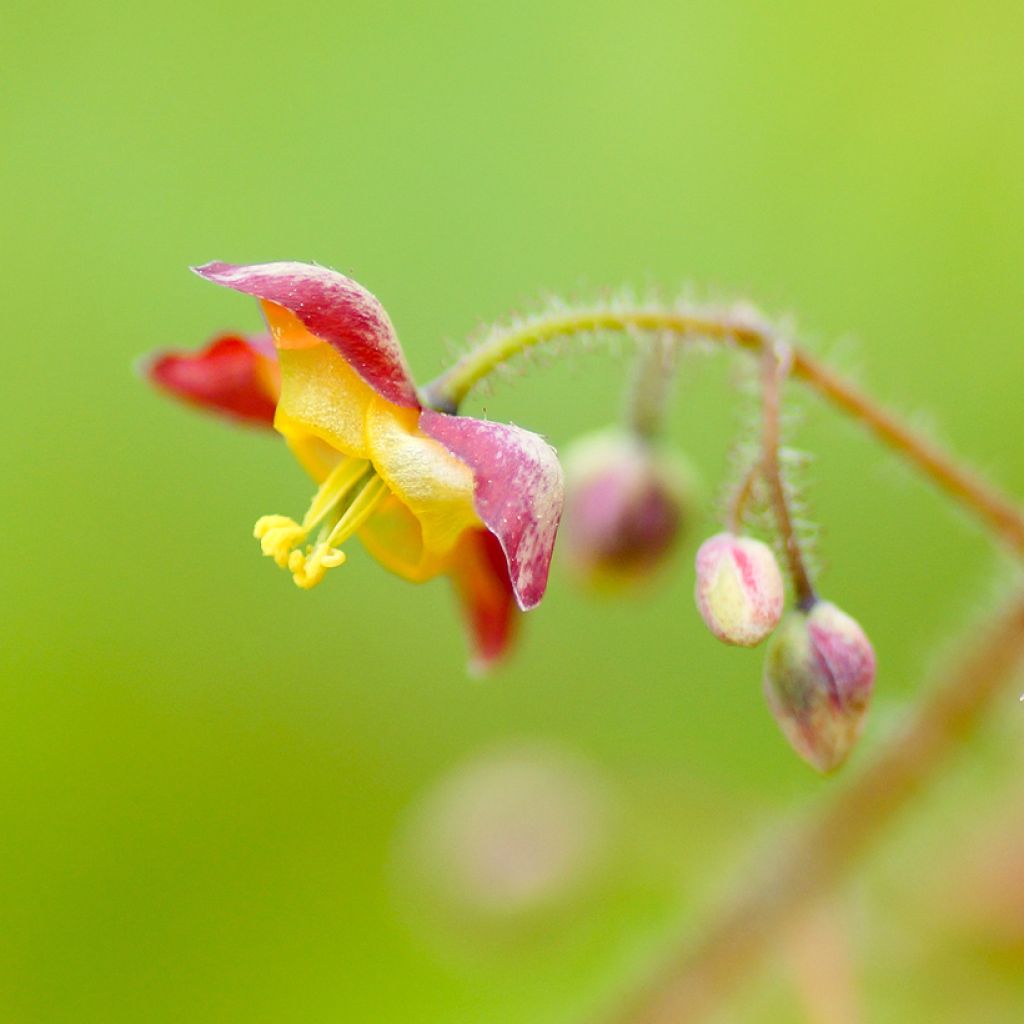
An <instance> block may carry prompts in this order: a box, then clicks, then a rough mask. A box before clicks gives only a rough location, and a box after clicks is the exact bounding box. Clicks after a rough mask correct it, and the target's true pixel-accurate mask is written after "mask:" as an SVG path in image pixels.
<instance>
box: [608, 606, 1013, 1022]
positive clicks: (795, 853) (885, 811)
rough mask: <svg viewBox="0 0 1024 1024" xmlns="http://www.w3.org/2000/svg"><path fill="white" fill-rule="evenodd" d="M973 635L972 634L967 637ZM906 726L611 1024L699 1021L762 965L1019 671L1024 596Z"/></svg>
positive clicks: (764, 860)
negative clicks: (779, 942)
mask: <svg viewBox="0 0 1024 1024" xmlns="http://www.w3.org/2000/svg"><path fill="white" fill-rule="evenodd" d="M972 632H973V631H972ZM978 632H979V634H980V638H979V639H978V640H977V641H975V643H974V645H973V647H972V649H971V650H970V651H969V652H968V654H967V655H966V656H964V657H963V658H962V659H961V660H960V662H959V663H958V664H956V665H954V667H953V668H952V669H951V670H950V671H948V673H946V675H945V678H943V679H942V680H940V681H939V683H938V685H937V686H936V687H935V688H934V689H933V690H932V691H931V692H930V693H929V694H928V696H926V697H925V699H924V701H923V702H922V703H921V705H920V706H919V707H918V708H917V709H916V710H914V711H913V712H912V713H911V715H910V718H909V720H908V721H907V723H906V725H905V727H904V728H903V729H902V730H901V731H899V732H897V733H896V734H895V735H894V736H892V738H891V739H890V740H889V741H888V742H887V743H886V744H885V746H884V747H882V749H881V750H880V751H879V752H878V753H877V754H876V755H875V757H874V759H873V761H872V762H871V763H870V764H869V765H868V766H867V768H866V769H865V770H864V771H863V772H862V773H861V775H860V776H859V778H857V779H856V780H855V781H854V782H853V783H852V784H851V785H850V786H848V787H847V788H846V789H845V790H842V791H841V792H840V793H839V794H838V796H837V797H836V798H834V799H833V800H832V801H831V803H828V804H826V805H825V806H823V807H822V808H820V810H819V811H818V812H817V813H816V814H814V815H812V817H811V818H810V819H809V820H808V821H807V822H806V824H805V825H804V826H803V827H802V828H800V829H799V830H797V831H796V832H795V833H793V835H792V836H791V837H790V839H789V841H788V842H787V843H785V844H784V845H783V846H782V848H781V849H780V850H778V851H777V852H776V854H775V855H774V856H765V855H762V856H761V857H760V859H759V863H760V864H761V865H763V867H762V869H761V870H756V871H753V872H750V873H748V874H747V875H745V876H744V877H745V884H744V886H743V888H742V890H741V891H740V892H739V893H738V894H737V896H736V897H735V898H734V900H733V901H732V902H731V903H730V904H729V905H728V906H727V907H725V908H723V912H722V913H721V914H720V915H715V917H714V918H713V922H714V923H713V924H712V926H711V928H710V929H709V930H708V931H706V932H705V933H704V935H703V937H701V938H700V939H699V940H698V941H697V942H696V943H694V944H693V945H687V946H686V947H685V948H684V949H683V950H682V951H681V952H680V954H679V955H678V956H677V957H676V958H675V959H674V960H672V961H670V962H669V963H668V964H666V965H665V967H664V969H663V970H662V972H661V973H660V974H659V975H658V976H657V977H656V978H654V979H653V980H652V981H651V982H650V983H649V984H648V985H647V986H646V987H645V988H644V989H643V991H642V992H641V993H640V995H639V997H638V998H637V999H635V1000H633V1001H632V1002H631V1003H630V1004H629V1005H628V1006H627V1007H626V1008H625V1010H624V1011H622V1012H620V1013H618V1014H616V1015H615V1016H613V1017H611V1018H610V1021H611V1022H612V1024H693V1022H695V1021H699V1020H703V1019H705V1018H706V1017H707V1016H708V1015H709V1014H710V1013H711V1012H712V1011H713V1010H714V1009H716V1008H717V1007H718V1006H719V1005H720V1003H721V1001H722V999H724V998H725V997H726V996H727V995H729V994H730V993H731V992H732V991H734V990H735V989H736V988H738V987H739V986H740V985H741V984H742V982H743V981H744V980H745V979H746V978H747V976H748V975H749V973H750V971H751V970H752V969H753V968H755V967H756V966H757V965H758V964H759V963H760V962H761V961H763V960H764V959H765V957H766V956H767V954H768V953H769V952H770V950H771V949H772V947H773V943H774V942H775V941H777V939H778V937H779V935H780V934H781V933H783V932H784V931H785V929H786V928H787V927H789V926H790V925H791V924H792V923H794V922H795V921H796V920H797V919H798V918H799V917H800V915H801V914H802V913H804V912H806V911H807V909H808V907H809V906H810V905H811V904H813V903H814V901H815V900H816V899H818V898H819V897H820V896H821V895H822V894H823V893H825V892H827V891H828V890H829V889H831V888H832V887H833V886H835V885H836V883H838V882H839V881H841V880H842V878H843V877H844V875H845V874H846V873H847V872H848V871H849V869H850V868H851V867H852V866H853V865H854V864H855V863H856V861H857V860H858V858H860V857H861V856H862V854H863V853H864V852H865V850H866V849H867V848H868V847H869V846H870V845H871V843H872V842H873V841H874V840H875V839H877V837H878V836H879V834H880V833H881V832H882V831H883V830H884V828H885V826H886V825H887V824H888V823H889V822H890V821H891V820H892V818H894V817H895V816H896V815H897V814H898V813H899V812H900V811H902V810H903V809H904V808H905V807H906V806H907V805H908V804H910V803H911V801H912V800H913V798H914V797H915V796H916V795H917V794H918V793H919V792H920V791H921V789H922V788H923V787H924V786H926V785H927V784H929V783H930V782H932V781H933V780H934V779H935V777H936V776H937V775H938V774H939V771H940V769H941V768H942V766H943V764H944V763H945V761H946V759H947V758H948V757H949V756H950V755H951V754H952V753H953V752H954V751H955V749H956V747H957V746H958V744H960V743H961V742H962V741H963V740H965V739H966V738H967V737H968V736H969V735H970V734H971V733H972V732H973V731H974V730H975V729H976V728H977V726H978V725H979V723H980V722H981V720H982V717H983V715H984V712H985V711H986V710H987V709H988V707H989V706H990V705H991V704H992V703H993V702H994V701H995V699H996V697H997V695H998V694H999V692H1000V687H1001V686H1003V684H1005V683H1006V682H1007V681H1008V680H1009V679H1010V678H1011V677H1012V676H1013V675H1014V674H1015V673H1016V672H1018V671H1019V670H1020V669H1021V666H1022V665H1024V593H1017V594H1015V595H1014V596H1013V598H1012V599H1011V600H1010V601H1009V602H1008V603H1007V604H1006V606H1005V607H1004V608H1002V609H1001V610H1000V611H999V613H998V614H996V615H995V616H994V617H993V619H992V621H991V622H990V623H989V624H988V625H987V627H982V628H981V629H980V630H978Z"/></svg>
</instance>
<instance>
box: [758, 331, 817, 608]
mask: <svg viewBox="0 0 1024 1024" xmlns="http://www.w3.org/2000/svg"><path fill="white" fill-rule="evenodd" d="M789 356H790V353H789V349H788V348H787V347H784V346H782V345H779V344H778V343H775V342H772V343H770V344H768V345H766V346H765V348H764V354H763V355H762V357H761V365H762V370H761V380H762V386H761V415H762V425H761V466H760V469H761V475H762V476H763V477H764V480H765V482H766V484H767V485H768V492H769V495H770V499H771V506H772V512H773V514H774V516H775V525H776V527H777V528H778V531H779V537H780V539H781V541H782V547H783V550H784V551H785V553H786V564H787V565H788V567H789V575H790V579H791V580H792V583H793V592H794V595H795V597H796V603H797V605H798V606H799V607H800V608H804V609H807V608H810V607H811V605H813V604H814V601H815V599H816V596H817V595H816V594H815V592H814V584H813V583H812V582H811V577H810V573H809V572H808V570H807V563H806V562H805V561H804V556H803V551H802V550H801V548H800V540H799V538H798V537H797V535H796V530H795V528H794V526H793V517H792V515H791V514H790V511H789V500H788V498H787V496H786V483H785V481H784V480H783V478H782V467H781V465H780V464H779V438H780V434H781V427H780V416H781V413H780V406H781V400H782V382H783V381H784V380H785V378H786V376H787V374H788V372H789V364H790V358H789Z"/></svg>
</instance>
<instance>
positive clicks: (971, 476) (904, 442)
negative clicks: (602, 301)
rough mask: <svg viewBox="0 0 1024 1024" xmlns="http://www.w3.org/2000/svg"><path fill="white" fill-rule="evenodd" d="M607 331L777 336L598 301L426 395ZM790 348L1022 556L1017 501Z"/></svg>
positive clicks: (753, 346) (470, 357) (822, 387)
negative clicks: (552, 345) (541, 348)
mask: <svg viewBox="0 0 1024 1024" xmlns="http://www.w3.org/2000/svg"><path fill="white" fill-rule="evenodd" d="M609 332H625V333H630V334H636V333H653V334H659V335H664V336H671V337H674V338H675V339H677V341H683V340H686V339H697V338H703V339H705V340H708V341H712V342H718V343H722V344H731V345H735V346H737V347H738V348H742V349H746V350H748V351H752V352H756V353H761V352H763V351H764V350H765V348H766V347H767V346H768V345H770V344H772V343H773V339H772V334H771V331H770V329H769V328H767V327H765V326H761V325H758V324H755V323H752V322H749V321H748V320H745V319H740V318H733V317H729V316H720V315H715V314H710V313H709V314H701V313H685V312H679V311H677V310H674V309H672V308H671V307H666V308H657V307H646V306H644V307H636V308H625V307H621V306H618V305H617V306H608V307H603V306H599V307H593V308H589V309H581V310H578V311H575V312H569V313H558V314H552V315H551V316H545V317H538V318H536V319H534V320H531V321H530V322H528V323H527V324H525V325H523V326H520V327H512V328H509V329H507V330H498V331H494V332H493V333H492V334H491V335H490V336H489V337H488V338H487V339H486V340H485V341H484V342H483V343H482V344H480V345H479V346H477V347H476V348H475V349H473V350H472V351H470V352H468V353H467V354H466V355H465V356H463V357H462V358H461V359H460V360H459V361H458V362H456V363H455V365H454V366H452V367H451V368H450V369H449V370H447V371H445V372H444V373H443V374H441V376H440V377H438V378H437V379H436V380H434V381H433V382H432V383H431V384H429V385H428V386H427V387H426V388H424V389H423V398H424V401H425V403H426V404H427V405H429V406H431V407H433V408H436V409H442V410H447V411H451V412H454V411H455V410H456V409H458V407H459V405H460V404H461V403H462V401H463V400H464V399H465V397H466V396H467V395H468V394H469V392H470V390H471V389H472V388H473V387H474V385H476V384H477V383H478V382H479V381H481V380H483V379H484V378H485V377H486V376H487V375H488V374H490V373H492V372H494V370H496V369H497V368H498V367H499V366H501V365H502V364H503V363H505V362H507V361H508V360H510V359H513V358H514V357H515V356H517V355H519V354H520V353H522V352H525V351H526V350H527V349H530V348H534V347H536V346H537V345H543V344H547V343H549V342H553V341H557V340H559V339H568V338H572V337H575V336H579V335H586V334H595V333H609ZM791 353H792V369H791V372H792V375H793V377H795V378H796V379H797V380H800V381H802V382H803V383H805V384H806V385H807V386H808V387H810V388H811V389H812V390H813V391H816V392H817V393H818V394H819V395H821V396H822V397H823V398H825V399H827V400H828V401H829V402H831V403H832V405H834V406H835V407H836V408H837V409H838V410H839V411H840V412H843V413H845V414H846V415H847V416H849V417H851V418H852V419H854V420H857V421H858V422H859V423H861V424H863V425H864V426H865V427H866V428H867V429H868V430H869V431H870V432H871V433H872V434H874V436H875V437H876V438H877V439H878V440H880V441H881V442H882V443H883V444H885V445H887V446H888V447H889V448H891V449H892V450H893V451H894V452H896V454H898V455H899V456H900V457H901V458H903V459H904V460H905V461H906V462H908V463H910V464H911V465H913V466H914V467H915V468H916V469H917V470H918V471H919V472H921V473H922V474H923V475H924V476H926V477H927V478H928V479H929V480H931V481H932V483H933V484H935V486H937V487H938V488H939V489H940V490H941V491H943V492H944V493H945V494H946V495H948V496H949V497H950V498H952V499H953V500H954V501H956V502H957V503H958V504H960V505H961V506H962V507H963V508H964V509H966V510H967V511H968V512H970V513H971V514H972V515H973V516H974V518H976V519H977V520H978V521H979V522H980V523H981V524H982V525H983V526H985V527H986V528H987V529H988V530H990V531H991V532H992V533H993V534H994V535H995V536H996V537H997V538H999V539H1000V540H1002V541H1003V542H1004V543H1005V544H1007V545H1008V546H1009V547H1010V548H1011V549H1012V550H1013V551H1014V553H1016V554H1017V555H1018V556H1024V514H1022V512H1021V510H1020V509H1019V508H1017V506H1016V505H1015V504H1014V502H1012V501H1011V500H1010V499H1009V498H1007V497H1006V496H1005V495H1004V494H1002V493H1001V492H1000V491H999V490H998V489H997V488H995V487H993V486H992V485H991V484H990V483H988V482H987V481H986V480H983V479H982V478H981V477H980V476H979V475H978V474H976V473H975V472H974V471H973V470H972V469H970V468H968V467H967V466H964V465H962V464H961V463H959V462H958V461H957V460H955V459H954V458H952V457H951V456H950V455H948V454H947V453H946V452H945V451H943V450H942V449H941V448H940V447H939V446H938V445H936V444H935V443H934V442H933V441H931V440H930V439H929V438H927V437H925V436H924V435H922V434H920V433H918V432H917V431H914V430H912V429H911V428H910V427H908V426H907V425H906V424H905V423H903V422H902V421H901V420H900V419H899V418H898V417H897V416H895V415H894V414H893V413H891V412H888V411H887V410H885V409H884V408H882V407H881V406H880V405H878V404H877V403H876V402H875V401H874V400H873V399H871V398H869V397H868V396H867V395H865V394H864V393H863V392H861V391H860V390H858V389H857V388H855V387H854V386H853V385H852V384H851V383H850V382H849V381H846V380H844V379H843V378H842V377H840V376H838V375H837V374H836V373H834V372H833V371H832V370H830V369H829V368H828V367H826V366H825V365H824V364H822V363H820V362H818V360H816V359H815V358H814V357H813V356H811V355H809V354H808V353H806V352H804V351H803V350H801V349H799V348H795V347H794V348H793V349H792V350H791Z"/></svg>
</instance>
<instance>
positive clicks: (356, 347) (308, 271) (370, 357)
mask: <svg viewBox="0 0 1024 1024" xmlns="http://www.w3.org/2000/svg"><path fill="white" fill-rule="evenodd" d="M192 269H193V270H194V271H195V272H196V273H197V274H198V275H199V276H200V277H203V278H205V279H206V280H207V281H213V282H214V284H219V285H223V286H224V287H225V288H233V289H234V290H235V291H237V292H243V293H244V294H246V295H253V296H255V297H256V298H258V299H263V300H264V301H267V302H273V303H276V304H277V305H279V306H283V307H284V308H285V309H287V310H289V311H291V312H292V313H294V314H295V315H296V316H297V317H298V318H299V320H301V321H302V323H303V325H304V326H305V327H306V328H307V330H308V331H309V332H310V333H311V334H313V335H315V336H316V337H317V338H320V339H321V340H322V341H326V342H327V343H328V344H330V345H333V346H334V348H336V349H337V350H338V352H340V353H341V355H342V356H343V357H344V359H345V361H346V362H347V363H348V364H349V365H350V366H351V367H352V369H353V370H355V371H356V373H358V374H359V376H360V377H362V378H363V380H365V381H366V383H367V384H369V385H370V387H372V388H373V389H374V390H375V391H376V392H377V393H378V394H380V395H381V396H383V397H384V398H386V399H387V400H388V401H389V402H394V403H395V405H402V406H406V407H408V408H411V409H416V408H419V400H418V398H417V397H416V387H415V385H414V384H413V382H412V377H411V376H410V374H409V368H408V367H407V366H406V363H405V357H404V355H403V354H402V348H401V346H400V345H399V344H398V337H397V335H396V334H395V329H394V327H393V326H392V324H391V320H390V319H389V318H388V315H387V313H385V312H384V307H383V306H382V305H381V304H380V302H379V301H378V300H377V298H376V297H375V296H374V295H372V294H371V293H370V292H368V291H367V290H366V289H365V288H363V287H362V285H359V284H356V282H355V281H352V280H350V279H349V278H347V277H345V276H344V275H343V274H339V273H337V272H336V271H334V270H328V269H327V268H326V267H317V266H314V265H313V264H310V263H291V262H289V263H255V264H251V265H249V266H236V265H234V264H231V263H207V264H205V265H204V266H201V267H193V268H192Z"/></svg>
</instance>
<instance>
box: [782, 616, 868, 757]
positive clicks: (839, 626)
mask: <svg viewBox="0 0 1024 1024" xmlns="http://www.w3.org/2000/svg"><path fill="white" fill-rule="evenodd" d="M874 682H875V652H874V649H873V648H872V646H871V642H870V641H869V640H868V638H867V636H866V635H865V634H864V630H863V629H861V628H860V626H859V625H858V624H857V623H856V622H855V621H854V620H853V619H851V618H850V616H849V615H847V614H846V613H845V612H843V611H840V610H839V609H838V608H837V607H836V606H835V605H834V604H832V603H831V602H829V601H817V602H816V603H815V604H814V605H813V606H812V607H811V609H810V610H809V611H803V610H797V611H793V612H790V614H789V615H788V616H787V617H786V620H785V622H783V624H782V626H781V628H780V629H779V631H778V633H776V634H775V636H774V637H773V638H772V642H771V644H770V645H769V647H768V651H767V656H766V660H765V668H764V692H765V697H766V698H767V699H768V706H769V707H770V708H771V711H772V714H773V715H774V716H775V720H776V721H777V722H778V723H779V726H780V728H781V729H782V731H783V733H784V734H785V736H786V739H788V740H789V742H790V745H791V746H792V747H793V749H794V750H795V751H796V752H797V753H798V754H799V755H800V756H801V757H802V758H803V759H804V760H805V761H807V762H808V763H809V764H811V765H813V766H814V767H815V768H817V770H818V771H819V772H831V771H834V770H835V769H836V768H838V767H839V766H840V765H841V764H842V763H843V762H844V761H845V760H846V758H847V757H848V755H849V753H850V751H851V750H852V749H853V746H854V744H855V743H856V742H857V737H858V736H859V735H860V731H861V728H862V726H863V724H864V715H865V712H866V711H867V709H868V703H869V702H870V700H871V690H872V688H873V686H874Z"/></svg>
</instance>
